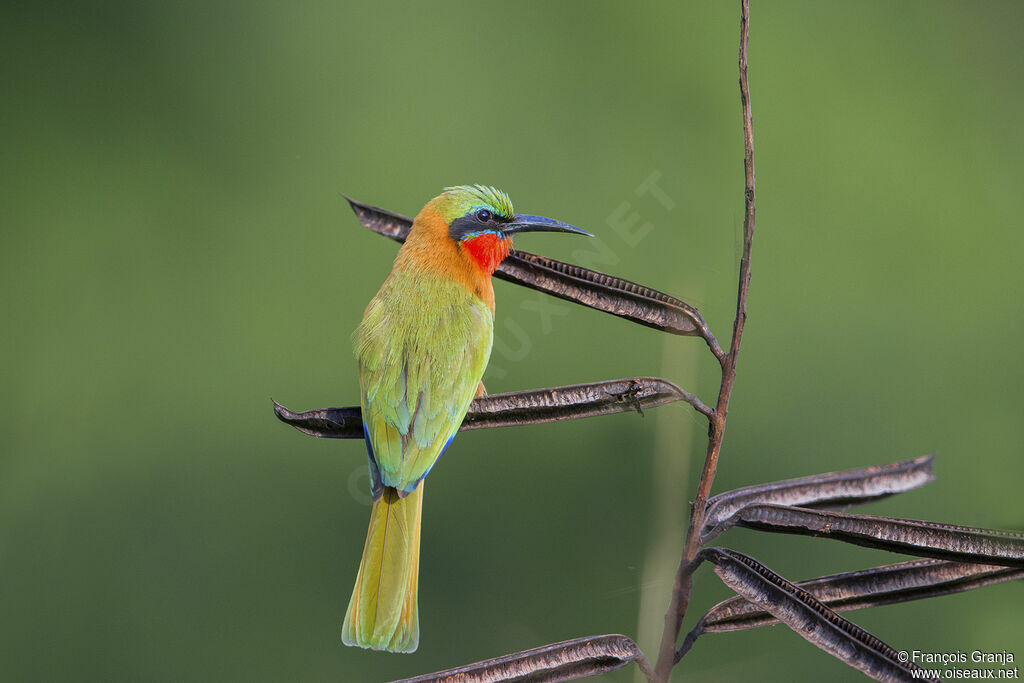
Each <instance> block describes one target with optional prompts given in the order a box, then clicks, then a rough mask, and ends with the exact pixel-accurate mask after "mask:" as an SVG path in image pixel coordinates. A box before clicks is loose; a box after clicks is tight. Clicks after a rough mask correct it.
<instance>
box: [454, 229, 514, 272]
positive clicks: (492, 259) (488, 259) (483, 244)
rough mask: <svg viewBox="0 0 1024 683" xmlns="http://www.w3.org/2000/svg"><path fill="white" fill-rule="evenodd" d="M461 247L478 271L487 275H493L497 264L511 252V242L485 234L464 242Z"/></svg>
mask: <svg viewBox="0 0 1024 683" xmlns="http://www.w3.org/2000/svg"><path fill="white" fill-rule="evenodd" d="M462 246H463V247H465V248H466V251H467V252H468V253H469V255H470V256H472V257H473V260H474V261H475V262H476V264H477V265H478V266H480V270H482V271H484V272H485V273H487V274H488V275H493V274H494V271H495V269H497V267H498V264H500V263H501V262H502V260H504V258H505V257H506V256H508V252H509V251H511V249H512V240H510V239H507V238H506V239H502V238H500V237H498V236H497V235H494V234H491V233H486V232H485V233H483V234H482V235H478V236H477V237H474V238H472V239H468V240H465V241H464V242H463V243H462Z"/></svg>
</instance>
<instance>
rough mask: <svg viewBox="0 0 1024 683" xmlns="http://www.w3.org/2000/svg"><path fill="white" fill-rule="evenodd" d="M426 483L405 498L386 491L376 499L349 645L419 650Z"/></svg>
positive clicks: (351, 610)
mask: <svg viewBox="0 0 1024 683" xmlns="http://www.w3.org/2000/svg"><path fill="white" fill-rule="evenodd" d="M422 512H423V483H422V482H421V483H420V485H419V486H417V487H416V489H415V490H414V491H413V492H412V493H410V494H409V495H407V496H406V497H405V498H400V497H399V496H398V492H397V491H396V490H395V489H393V488H391V487H385V489H384V493H383V494H382V495H381V497H380V498H378V499H377V500H375V501H373V510H372V511H371V512H370V528H369V530H368V531H367V532H366V545H365V546H364V547H363V559H362V562H361V563H360V564H359V574H358V575H357V576H356V585H355V588H354V589H353V590H352V599H351V600H350V601H349V604H348V614H347V615H346V616H345V625H344V626H343V627H342V630H341V640H342V642H344V643H345V644H346V645H354V646H357V647H365V648H370V649H373V650H387V651H388V652H415V650H416V647H417V646H418V645H419V642H420V618H419V608H418V607H417V603H416V585H417V582H418V578H419V563H420V517H421V515H422Z"/></svg>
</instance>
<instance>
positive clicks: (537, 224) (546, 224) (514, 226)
mask: <svg viewBox="0 0 1024 683" xmlns="http://www.w3.org/2000/svg"><path fill="white" fill-rule="evenodd" d="M501 231H502V232H503V233H505V234H511V233H515V232H571V233H573V234H576V235H586V236H587V237H593V235H591V234H590V233H589V232H587V231H586V230H580V229H579V228H577V227H575V226H572V225H569V224H568V223H563V222H562V221H556V220H555V219H554V218H544V217H543V216H530V215H529V214H525V213H517V214H516V215H515V216H514V217H513V219H512V222H511V223H506V224H505V225H503V226H501Z"/></svg>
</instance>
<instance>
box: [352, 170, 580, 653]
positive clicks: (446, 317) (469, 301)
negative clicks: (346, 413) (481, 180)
mask: <svg viewBox="0 0 1024 683" xmlns="http://www.w3.org/2000/svg"><path fill="white" fill-rule="evenodd" d="M530 231H538V232H539V231H546V232H572V233H578V234H582V235H589V233H587V232H585V231H583V230H580V229H579V228H575V227H573V226H571V225H568V224H566V223H562V222H561V221H556V220H552V219H550V218H542V217H540V216H527V215H522V214H516V213H514V212H513V210H512V202H511V201H509V198H508V195H506V194H505V193H504V192H501V191H500V190H496V189H494V188H492V187H484V186H482V185H472V186H469V185H463V186H459V187H449V188H446V189H445V190H444V191H443V192H442V193H441V195H439V196H438V197H435V198H434V199H432V200H431V201H430V202H429V203H428V204H427V205H426V206H425V207H424V208H423V210H422V211H420V213H419V215H417V216H416V219H415V221H413V224H412V229H411V230H410V232H409V236H408V237H407V238H406V241H405V244H404V245H403V246H402V248H401V250H400V251H399V252H398V256H397V258H395V265H394V268H393V269H392V271H391V275H389V276H388V278H387V280H385V281H384V284H383V285H382V286H381V288H380V291H379V292H377V295H376V296H375V297H373V299H372V300H371V301H370V304H369V306H367V307H366V311H365V312H364V313H363V321H362V323H361V324H360V325H359V328H358V329H357V330H356V333H355V355H356V359H357V360H358V364H359V386H360V394H361V396H360V404H361V406H362V414H363V431H364V433H365V435H366V450H367V452H368V454H369V460H370V489H371V492H372V495H373V510H372V511H371V512H370V528H369V530H368V531H367V532H366V545H365V546H364V547H363V559H362V561H361V563H360V565H359V573H358V574H357V576H356V585H355V588H354V589H353V591H352V599H351V601H350V602H349V606H348V614H347V615H346V617H345V625H344V627H343V629H342V632H341V639H342V641H343V642H344V643H345V644H346V645H357V646H359V647H366V648H372V649H374V650H387V651H389V652H413V651H415V650H416V647H417V646H418V645H419V639H420V638H419V608H418V606H417V600H416V585H417V578H418V576H419V555H420V516H421V512H422V510H423V478H424V477H426V476H427V473H428V472H430V468H432V467H433V466H434V464H435V463H436V462H437V459H438V458H440V457H441V454H442V453H443V452H444V450H445V448H447V447H448V445H449V444H450V443H451V442H452V439H453V438H454V437H455V433H456V432H458V430H459V425H461V424H462V419H463V417H465V415H466V411H467V410H468V409H469V404H470V403H471V402H472V400H473V398H474V397H475V396H476V395H478V394H482V393H483V384H482V383H481V381H480V380H481V378H482V377H483V374H484V369H485V368H486V367H487V360H488V358H489V357H490V355H491V340H492V336H493V327H494V290H493V289H492V287H491V275H492V274H493V273H494V270H495V269H496V268H497V267H498V264H500V263H501V261H502V259H504V258H505V257H506V256H507V255H508V253H509V250H510V249H511V248H512V235H513V234H515V233H519V232H530Z"/></svg>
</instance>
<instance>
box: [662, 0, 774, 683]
mask: <svg viewBox="0 0 1024 683" xmlns="http://www.w3.org/2000/svg"><path fill="white" fill-rule="evenodd" d="M749 21H750V3H749V0H740V52H739V70H740V101H741V104H742V108H743V170H744V179H745V188H744V205H745V209H746V210H745V213H744V217H743V254H742V256H741V257H740V276H739V293H738V295H737V298H736V318H735V320H734V321H733V328H732V341H731V343H730V344H729V352H728V353H727V354H725V356H724V357H722V358H720V361H721V364H722V383H721V386H720V388H719V391H718V403H717V404H716V406H715V412H714V414H713V415H712V416H711V424H710V430H709V435H708V448H707V456H706V457H705V460H704V469H703V471H702V472H701V475H700V483H699V484H698V485H697V496H696V498H694V501H693V504H692V506H691V511H690V526H689V529H688V530H687V533H686V542H685V544H684V546H683V554H682V557H681V558H680V560H679V569H678V570H677V571H676V577H675V581H674V582H673V586H672V597H671V600H670V601H669V607H668V611H667V612H666V613H665V630H664V631H663V632H662V638H661V646H660V648H659V650H658V660H657V663H656V664H655V667H654V680H655V681H658V682H659V683H664V682H666V681H668V679H669V676H670V675H671V673H672V667H673V666H674V665H675V662H676V659H675V653H676V642H677V641H678V639H679V631H680V628H681V627H682V624H683V617H684V616H685V615H686V608H687V606H688V605H689V602H690V586H691V583H692V575H693V570H694V569H695V568H696V565H695V563H694V558H695V557H696V556H697V552H698V551H699V550H700V530H701V528H702V527H703V525H704V515H705V512H706V510H707V500H708V495H709V494H710V493H711V484H712V483H713V482H714V480H715V471H716V469H717V467H718V456H719V453H720V452H721V450H722V439H723V438H724V436H725V421H726V417H727V416H728V414H729V397H730V395H731V394H732V388H733V384H734V383H735V381H736V361H737V357H738V355H739V350H740V342H741V340H742V338H743V327H744V325H745V324H746V322H747V292H748V290H749V289H750V249H751V245H752V243H753V240H754V219H755V210H754V126H753V119H752V118H751V114H750V89H749V87H748V85H747V43H748V39H749V34H750V31H749Z"/></svg>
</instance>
